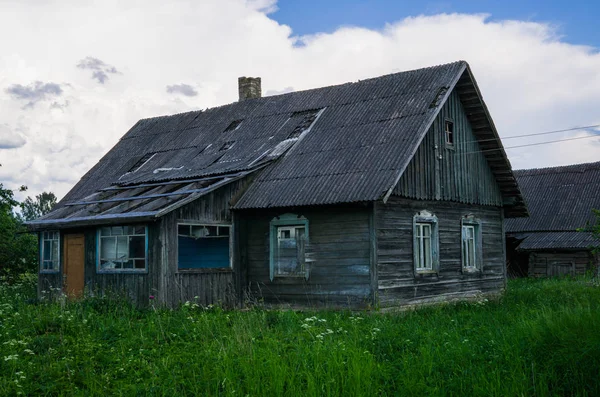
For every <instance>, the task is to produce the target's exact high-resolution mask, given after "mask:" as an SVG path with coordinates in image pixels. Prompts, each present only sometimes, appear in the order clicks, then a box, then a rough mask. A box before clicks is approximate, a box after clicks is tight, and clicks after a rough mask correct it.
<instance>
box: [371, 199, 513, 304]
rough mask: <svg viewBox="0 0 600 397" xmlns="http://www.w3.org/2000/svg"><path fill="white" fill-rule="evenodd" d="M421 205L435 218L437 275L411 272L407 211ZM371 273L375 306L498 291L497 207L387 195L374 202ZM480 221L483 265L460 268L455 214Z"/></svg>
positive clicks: (458, 219) (410, 225)
mask: <svg viewBox="0 0 600 397" xmlns="http://www.w3.org/2000/svg"><path fill="white" fill-rule="evenodd" d="M422 210H427V211H429V212H432V213H433V214H434V215H436V216H437V218H438V228H439V237H440V238H439V241H440V253H439V255H440V256H439V258H440V269H439V275H435V274H434V275H430V274H428V275H415V272H414V263H413V261H414V258H413V223H412V222H413V221H412V220H413V216H414V215H415V214H416V213H417V212H419V211H422ZM375 214H376V223H375V224H376V233H377V274H378V287H379V303H380V305H381V307H389V306H398V305H406V304H412V303H417V302H423V301H427V300H436V299H440V298H443V297H444V296H453V295H464V294H469V293H477V292H481V293H488V292H500V291H501V290H502V289H503V287H504V279H505V274H504V267H505V263H504V249H505V248H504V245H503V243H502V241H503V235H502V216H501V208H500V207H491V206H480V205H470V204H461V203H453V202H444V201H417V200H409V199H405V198H400V197H396V196H391V197H390V199H389V200H388V202H387V204H383V203H381V202H378V203H377V206H376V211H375ZM465 215H474V216H475V217H476V218H478V219H479V220H480V222H481V224H480V227H481V232H482V244H483V247H482V252H483V271H482V272H480V273H463V271H462V262H461V255H462V253H461V218H462V217H463V216H465Z"/></svg>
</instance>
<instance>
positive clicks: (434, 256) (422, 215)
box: [413, 210, 439, 275]
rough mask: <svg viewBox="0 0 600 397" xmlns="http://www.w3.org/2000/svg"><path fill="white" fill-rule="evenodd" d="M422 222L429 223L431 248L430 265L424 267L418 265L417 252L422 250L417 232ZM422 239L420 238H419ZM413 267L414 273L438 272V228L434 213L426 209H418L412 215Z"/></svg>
mask: <svg viewBox="0 0 600 397" xmlns="http://www.w3.org/2000/svg"><path fill="white" fill-rule="evenodd" d="M422 224H428V225H430V230H431V234H430V247H431V248H430V249H431V253H430V254H431V257H430V258H431V262H430V264H431V267H428V268H424V267H419V265H420V263H419V255H417V252H421V251H422V245H421V243H420V240H419V238H418V237H417V236H418V233H417V230H418V228H420V227H422V226H421V225H422ZM421 230H422V229H421ZM421 240H422V239H421ZM413 268H414V272H415V275H419V274H432V273H435V274H438V273H439V230H438V219H437V217H436V216H435V215H433V214H432V213H431V212H429V211H427V210H423V211H420V212H418V213H416V214H415V215H414V216H413Z"/></svg>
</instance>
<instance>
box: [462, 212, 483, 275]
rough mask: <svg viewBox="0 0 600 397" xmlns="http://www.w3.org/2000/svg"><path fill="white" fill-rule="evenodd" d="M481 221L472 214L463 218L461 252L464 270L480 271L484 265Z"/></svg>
mask: <svg viewBox="0 0 600 397" xmlns="http://www.w3.org/2000/svg"><path fill="white" fill-rule="evenodd" d="M482 247H483V245H482V237H481V223H480V222H479V220H478V219H476V218H475V217H473V216H471V215H467V216H465V217H463V218H462V219H461V252H462V260H461V261H462V269H463V272H478V271H481V269H482V267H483V252H482Z"/></svg>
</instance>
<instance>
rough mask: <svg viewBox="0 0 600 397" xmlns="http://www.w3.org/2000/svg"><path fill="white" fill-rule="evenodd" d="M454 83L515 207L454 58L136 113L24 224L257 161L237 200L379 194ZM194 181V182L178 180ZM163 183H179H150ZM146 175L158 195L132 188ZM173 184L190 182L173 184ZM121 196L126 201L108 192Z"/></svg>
mask: <svg viewBox="0 0 600 397" xmlns="http://www.w3.org/2000/svg"><path fill="white" fill-rule="evenodd" d="M455 87H457V90H459V93H460V94H461V100H464V101H465V108H466V109H467V110H468V113H469V116H470V117H473V119H472V122H473V130H474V132H475V134H476V136H477V137H478V138H481V148H482V150H483V151H484V153H485V155H486V157H488V160H489V164H490V167H491V168H492V171H493V172H494V174H495V175H496V178H497V181H498V184H499V186H500V189H501V191H502V193H503V196H504V197H505V198H508V199H511V200H512V202H511V203H512V204H513V208H515V209H516V213H520V214H523V213H526V209H525V206H524V205H523V202H522V198H521V195H520V191H519V188H518V186H517V183H516V181H515V179H514V177H513V175H512V172H511V167H510V163H509V162H508V159H507V157H506V153H505V152H504V149H503V148H502V144H501V143H500V141H499V138H498V134H497V132H496V130H495V127H494V125H493V122H492V120H491V118H490V117H489V113H488V111H487V108H486V107H485V103H483V100H482V98H481V94H480V92H479V89H478V88H477V84H476V83H475V80H474V79H473V76H472V74H471V71H470V69H469V66H468V65H467V63H466V62H464V61H459V62H455V63H450V64H446V65H440V66H434V67H429V68H425V69H418V70H412V71H407V72H401V73H395V74H390V75H386V76H381V77H377V78H372V79H368V80H362V81H359V82H355V83H346V84H342V85H336V86H330V87H323V88H317V89H312V90H306V91H298V92H292V93H287V94H283V95H277V96H269V97H262V98H256V99H249V100H244V101H240V102H236V103H232V104H229V105H225V106H220V107H216V108H212V109H207V110H205V111H195V112H188V113H182V114H177V115H171V116H162V117H155V118H150V119H143V120H140V121H138V122H137V123H136V124H135V125H134V126H133V127H132V128H131V129H130V130H129V131H128V132H127V133H126V134H125V135H124V136H123V137H122V138H121V140H120V141H119V142H118V143H117V144H116V145H115V147H113V149H112V150H110V151H109V152H108V153H107V154H106V155H105V156H104V157H103V158H102V159H101V160H100V161H99V162H98V164H96V165H95V166H94V167H93V168H92V169H91V170H90V171H89V172H88V173H86V174H85V175H84V176H83V178H82V179H81V180H80V181H79V183H77V185H76V186H75V187H74V188H73V189H72V190H71V191H70V192H69V193H68V194H67V195H66V196H65V197H64V199H63V200H61V202H60V203H59V205H58V207H57V210H56V211H53V212H52V213H50V214H48V215H47V216H45V217H43V218H41V219H39V220H36V221H34V222H32V224H38V225H42V224H45V223H51V222H57V221H58V220H62V221H67V222H68V219H71V218H73V219H75V218H77V219H82V218H85V219H88V218H90V217H91V218H94V217H95V218H96V219H101V218H102V217H105V216H119V217H127V214H130V215H131V217H132V218H133V217H134V216H135V214H136V213H140V214H141V213H144V214H145V215H143V216H159V215H161V214H164V213H165V212H164V211H166V210H167V209H168V208H174V206H176V202H177V201H179V200H188V199H189V197H190V195H194V196H193V197H198V194H201V192H202V191H208V190H210V186H211V183H212V182H210V183H209V184H208V185H206V183H208V182H205V180H207V178H209V179H210V178H215V177H220V178H222V179H223V178H229V179H228V180H230V179H232V178H235V176H236V175H248V174H250V173H253V172H255V171H257V170H259V169H261V170H262V171H261V172H260V173H258V174H257V177H256V178H255V179H254V181H253V183H252V184H251V185H250V187H249V188H248V190H247V191H246V192H245V194H244V195H243V196H242V197H241V199H240V200H239V201H238V202H237V203H236V205H235V208H238V209H243V208H267V207H286V206H302V205H322V204H333V203H345V202H360V201H373V200H379V199H382V198H384V197H386V194H389V193H391V189H392V188H393V187H394V186H395V184H396V183H397V182H398V180H399V178H400V176H401V174H402V172H403V171H404V169H405V168H406V166H407V165H408V163H409V162H410V160H411V158H412V156H413V155H414V153H415V151H416V150H417V148H418V146H419V144H420V142H421V140H422V139H423V137H424V136H425V134H426V132H427V130H428V128H429V126H430V125H431V123H432V122H433V120H434V118H435V116H436V115H437V114H438V112H439V110H440V109H441V107H442V106H443V105H444V103H445V100H446V99H447V96H448V95H449V94H450V92H451V91H452V90H453V89H454V88H455ZM490 137H491V138H492V139H490ZM193 180H195V181H196V182H194V183H196V185H193V184H188V181H193ZM210 180H211V181H214V180H215V179H210ZM216 180H219V179H218V178H217V179H216ZM167 182H169V183H171V182H181V186H179V185H177V186H178V187H177V188H174V190H171V187H173V185H169V186H170V188H168V189H167V188H165V187H162V188H161V187H160V186H161V184H164V183H167ZM153 184H154V185H153ZM146 185H149V186H147V187H152V188H153V189H155V190H156V191H157V192H160V193H156V194H165V196H156V194H155V193H154V192H153V191H152V190H144V189H140V187H143V186H146ZM150 185H151V186H150ZM178 189H179V190H182V191H186V190H190V191H193V192H192V193H189V194H171V193H177V190H178ZM202 189H204V190H202ZM195 190H198V191H195ZM117 194H118V195H120V196H117ZM148 196H150V197H148ZM154 196H156V197H154ZM119 197H121V198H124V199H125V198H126V200H124V201H125V202H128V203H129V204H128V205H124V204H123V203H122V202H120V201H119V200H114V199H119ZM165 197H168V199H166V198H165ZM107 200H108V201H107ZM111 200H112V201H111ZM155 200H160V201H158V202H155ZM108 203H113V204H110V205H108ZM114 203H119V205H116V204H114ZM159 204H161V205H159ZM107 208H108V209H107ZM148 209H150V211H147V210H148ZM140 216H141V215H140ZM86 217H87V218H86ZM85 219H83V220H85ZM83 220H82V221H83Z"/></svg>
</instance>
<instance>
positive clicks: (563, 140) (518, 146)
mask: <svg viewBox="0 0 600 397" xmlns="http://www.w3.org/2000/svg"><path fill="white" fill-rule="evenodd" d="M588 138H600V136H598V135H588V136H580V137H576V138H567V139H557V140H554V141H546V142H536V143H526V144H524V145H515V146H506V147H504V148H494V149H483V150H474V151H472V152H464V153H463V154H474V153H486V152H496V151H499V150H503V149H516V148H521V147H527V146H538V145H547V144H549V143H557V142H566V141H576V140H578V139H588ZM494 140H495V139H494Z"/></svg>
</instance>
